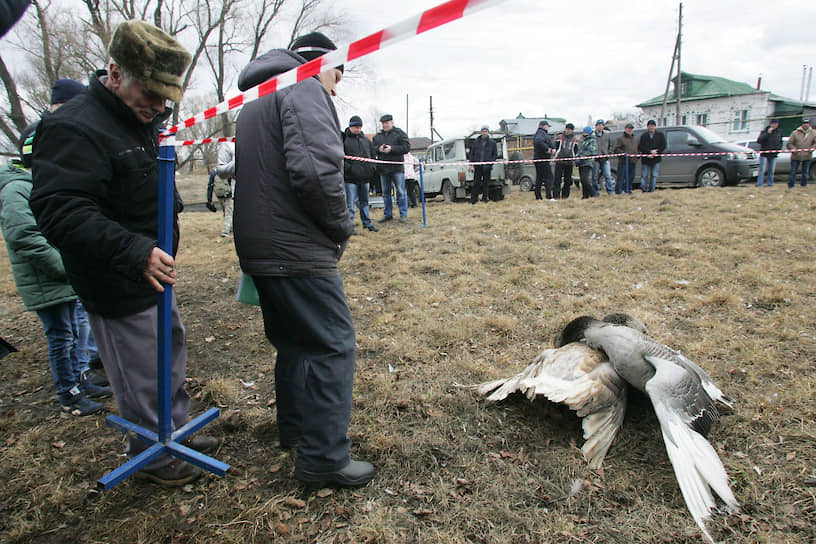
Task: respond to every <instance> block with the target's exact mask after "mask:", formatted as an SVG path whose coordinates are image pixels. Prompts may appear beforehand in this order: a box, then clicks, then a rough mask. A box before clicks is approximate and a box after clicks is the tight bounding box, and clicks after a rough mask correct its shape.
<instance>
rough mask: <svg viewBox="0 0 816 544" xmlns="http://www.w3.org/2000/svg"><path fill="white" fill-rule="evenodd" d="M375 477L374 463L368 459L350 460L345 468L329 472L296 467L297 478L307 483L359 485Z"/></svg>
mask: <svg viewBox="0 0 816 544" xmlns="http://www.w3.org/2000/svg"><path fill="white" fill-rule="evenodd" d="M373 477H374V465H372V464H371V463H369V462H367V461H353V460H352V461H350V462H349V464H348V465H346V466H345V468H342V469H340V470H334V471H329V472H311V471H308V470H302V469H298V468H295V479H296V480H299V481H301V482H306V483H323V482H326V483H331V484H336V485H339V486H343V487H359V486H362V485H365V484H367V483H368V482H370V481H371V479H372V478H373Z"/></svg>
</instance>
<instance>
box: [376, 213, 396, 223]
mask: <svg viewBox="0 0 816 544" xmlns="http://www.w3.org/2000/svg"><path fill="white" fill-rule="evenodd" d="M393 220H394V216H393V215H386V216H384V217H383V218H382V219H380V220H379V221H377V223H387V222H389V221H393Z"/></svg>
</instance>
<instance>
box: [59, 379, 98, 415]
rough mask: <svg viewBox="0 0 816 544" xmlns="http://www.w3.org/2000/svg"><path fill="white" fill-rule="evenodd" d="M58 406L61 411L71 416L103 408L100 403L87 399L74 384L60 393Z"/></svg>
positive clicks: (90, 412)
mask: <svg viewBox="0 0 816 544" xmlns="http://www.w3.org/2000/svg"><path fill="white" fill-rule="evenodd" d="M60 406H61V408H62V411H63V412H65V413H66V414H71V415H72V416H89V415H92V414H96V413H99V412H101V411H102V409H103V408H104V406H102V405H101V404H100V403H98V402H94V401H92V400H90V399H88V398H87V397H86V396H85V395H83V394H82V392H81V391H80V390H79V388H77V387H76V386H75V387H72V388H71V389H70V390H69V391H68V392H66V393H62V394H60Z"/></svg>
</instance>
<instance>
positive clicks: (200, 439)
mask: <svg viewBox="0 0 816 544" xmlns="http://www.w3.org/2000/svg"><path fill="white" fill-rule="evenodd" d="M182 445H184V446H187V447H188V448H190V449H194V450H196V451H197V452H200V453H207V452H209V451H215V450H216V449H218V446H220V445H221V439H220V438H216V437H214V436H205V435H201V436H191V437H189V438H188V439H187V440H184V441H183V442H182Z"/></svg>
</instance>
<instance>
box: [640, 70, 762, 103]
mask: <svg viewBox="0 0 816 544" xmlns="http://www.w3.org/2000/svg"><path fill="white" fill-rule="evenodd" d="M681 75H682V79H681V81H682V83H683V84H684V85H686V86H687V88H686V92H685V93H683V94H682V95H681V96H680V102H687V101H690V100H704V99H707V98H722V97H725V96H738V95H744V94H756V93H763V92H764V93H767V92H768V91H761V90H759V91H758V90H757V89H756V88H754V87H753V86H752V85H749V84H747V83H741V82H739V81H733V80H730V79H725V78H724V77H717V76H704V75H697V74H690V73H688V72H681ZM672 82H674V83H676V82H677V78H676V77H675V78H673V79H672ZM675 92H676V91H675V90H672V91H670V93H669V97H668V98H669V99H668V102H672V101H674V99H675V96H676V94H675ZM662 104H663V95H662V94H661V95H659V96H656V97H654V98H651V99H649V100H647V101H645V102H641V103H640V104H638V105H637V107H639V108H642V107H646V106H660V105H662Z"/></svg>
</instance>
